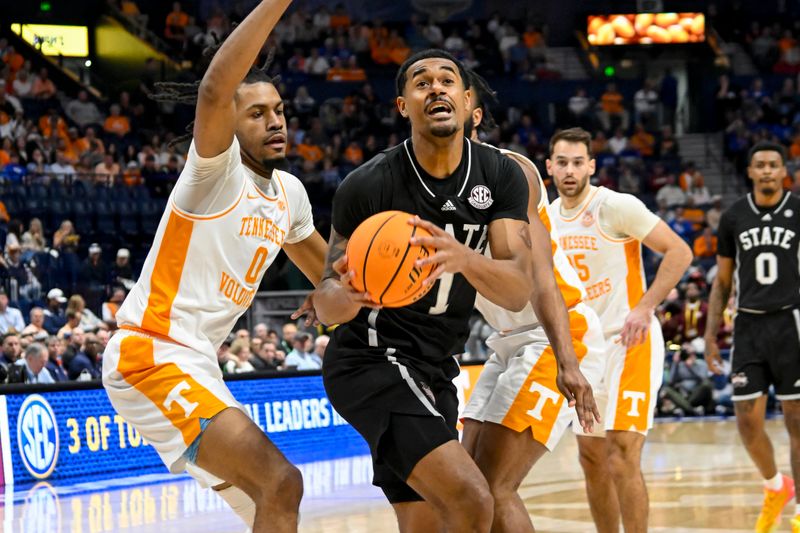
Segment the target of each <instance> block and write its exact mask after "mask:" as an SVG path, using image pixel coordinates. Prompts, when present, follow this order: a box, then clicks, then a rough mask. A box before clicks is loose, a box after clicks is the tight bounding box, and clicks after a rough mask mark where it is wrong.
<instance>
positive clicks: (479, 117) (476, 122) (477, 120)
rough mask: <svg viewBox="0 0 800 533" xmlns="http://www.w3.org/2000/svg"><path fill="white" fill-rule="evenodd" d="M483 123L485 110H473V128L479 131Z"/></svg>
mask: <svg viewBox="0 0 800 533" xmlns="http://www.w3.org/2000/svg"><path fill="white" fill-rule="evenodd" d="M482 121H483V109H481V108H480V107H478V108H475V109H473V110H472V127H473V128H474V129H476V130H477V129H478V126H480V125H481V122H482Z"/></svg>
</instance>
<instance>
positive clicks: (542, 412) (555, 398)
mask: <svg viewBox="0 0 800 533" xmlns="http://www.w3.org/2000/svg"><path fill="white" fill-rule="evenodd" d="M569 329H570V334H571V336H572V344H573V346H574V347H575V354H576V355H577V356H578V360H579V361H580V360H581V359H583V358H584V356H586V353H587V352H588V348H587V347H586V345H585V344H584V343H583V337H584V336H585V335H586V332H587V331H588V330H589V325H588V324H587V322H586V318H585V317H584V316H583V315H582V314H581V313H579V312H578V311H575V310H572V311H570V313H569ZM557 375H558V363H557V361H556V356H555V353H554V352H553V348H552V347H550V346H548V347H547V348H545V350H544V351H543V352H542V355H541V356H539V360H538V361H536V364H535V365H533V368H532V369H531V371H530V372H529V373H528V377H527V378H525V382H524V383H523V384H522V387H520V390H519V392H518V393H517V397H516V398H515V399H514V403H513V404H512V405H511V408H510V409H509V410H508V413H506V416H505V418H503V425H504V426H506V427H508V428H511V429H513V430H514V431H523V430H525V429H527V428H531V431H532V432H533V438H534V439H535V440H536V441H538V442H541V443H542V444H547V441H548V440H549V439H550V433H551V432H552V431H553V426H554V425H555V423H556V420H557V419H558V413H559V412H560V411H561V406H562V405H563V403H564V396H562V395H561V393H560V392H559V390H558V387H557V386H556V377H557Z"/></svg>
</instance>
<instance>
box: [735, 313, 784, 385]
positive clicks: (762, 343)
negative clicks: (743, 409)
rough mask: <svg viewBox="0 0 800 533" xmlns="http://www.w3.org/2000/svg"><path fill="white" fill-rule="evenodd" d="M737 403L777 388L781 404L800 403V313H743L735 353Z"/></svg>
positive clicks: (737, 326)
mask: <svg viewBox="0 0 800 533" xmlns="http://www.w3.org/2000/svg"><path fill="white" fill-rule="evenodd" d="M731 384H732V385H733V400H734V401H742V400H752V399H755V398H758V397H759V396H762V395H764V394H765V393H766V392H767V391H768V390H769V386H770V385H774V386H775V395H776V397H777V398H778V399H779V400H800V310H798V309H787V310H784V311H778V312H775V313H767V314H763V315H761V314H755V313H746V312H739V313H738V314H737V315H736V320H735V321H734V326H733V348H732V349H731Z"/></svg>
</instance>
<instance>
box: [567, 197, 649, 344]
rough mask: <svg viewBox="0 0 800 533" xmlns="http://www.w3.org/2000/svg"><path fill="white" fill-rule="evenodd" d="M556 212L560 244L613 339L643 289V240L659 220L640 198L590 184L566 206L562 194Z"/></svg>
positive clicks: (620, 329)
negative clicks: (586, 192) (572, 206)
mask: <svg viewBox="0 0 800 533" xmlns="http://www.w3.org/2000/svg"><path fill="white" fill-rule="evenodd" d="M551 209H552V212H553V214H554V215H556V216H555V217H554V218H555V221H556V226H557V227H558V231H559V232H560V237H559V238H560V244H561V248H562V249H563V250H564V252H565V253H566V254H567V256H568V257H569V259H570V262H571V263H572V264H573V265H574V266H575V268H576V269H577V270H578V272H579V274H580V276H581V279H582V280H584V283H585V285H586V293H587V296H586V300H585V301H586V303H587V304H589V306H591V307H592V309H594V310H595V311H596V312H597V314H598V315H599V316H600V321H601V322H602V324H603V333H604V334H605V336H606V339H608V340H609V341H610V340H611V337H612V336H614V335H618V334H619V333H620V332H621V331H622V326H623V325H624V323H625V318H626V317H627V316H628V313H629V312H630V311H631V309H633V308H634V307H635V306H636V305H637V304H638V303H639V300H641V298H642V296H643V295H644V293H645V290H646V286H645V276H644V265H643V262H642V244H641V241H643V240H644V239H645V238H646V237H647V235H648V234H649V233H650V232H651V231H652V230H653V228H655V226H656V224H658V222H659V220H660V219H659V218H658V217H657V216H656V215H655V214H654V213H652V212H651V211H650V210H649V209H647V207H646V206H645V205H644V204H643V203H642V202H641V201H640V200H639V199H637V198H636V197H634V196H631V195H629V194H622V193H618V192H615V191H611V190H609V189H606V188H605V187H593V186H592V187H591V191H590V193H589V195H588V197H587V198H586V200H585V201H584V202H583V203H582V204H581V205H580V206H578V207H576V208H575V209H572V210H565V209H564V207H563V204H562V202H561V198H559V199H557V200H556V201H555V202H553V205H552V206H551Z"/></svg>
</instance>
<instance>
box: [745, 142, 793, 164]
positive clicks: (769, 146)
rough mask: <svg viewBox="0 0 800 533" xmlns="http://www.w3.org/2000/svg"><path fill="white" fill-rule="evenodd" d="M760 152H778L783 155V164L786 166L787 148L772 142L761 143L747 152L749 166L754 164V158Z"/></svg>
mask: <svg viewBox="0 0 800 533" xmlns="http://www.w3.org/2000/svg"><path fill="white" fill-rule="evenodd" d="M758 152H778V153H779V154H780V155H781V163H783V165H784V166H786V148H784V147H783V145H782V144H781V143H776V142H772V141H759V142H757V143H756V144H754V145H753V147H752V148H750V151H749V152H747V166H750V164H751V163H752V162H753V156H754V155H756V154H757V153H758Z"/></svg>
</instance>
